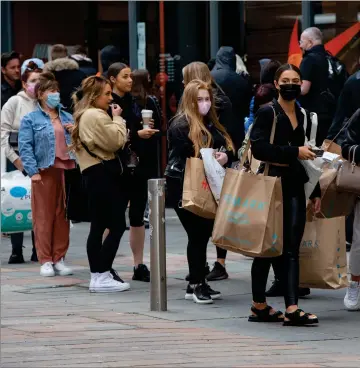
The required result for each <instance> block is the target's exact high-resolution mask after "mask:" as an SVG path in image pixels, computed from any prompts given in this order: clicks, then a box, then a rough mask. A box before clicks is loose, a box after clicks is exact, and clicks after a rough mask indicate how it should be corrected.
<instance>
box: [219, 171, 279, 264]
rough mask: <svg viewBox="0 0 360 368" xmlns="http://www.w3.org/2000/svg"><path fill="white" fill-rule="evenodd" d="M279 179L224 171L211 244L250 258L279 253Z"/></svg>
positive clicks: (272, 255)
mask: <svg viewBox="0 0 360 368" xmlns="http://www.w3.org/2000/svg"><path fill="white" fill-rule="evenodd" d="M282 239H283V204H282V187H281V179H279V178H276V177H270V176H264V175H254V174H252V173H249V172H244V171H237V170H233V169H227V170H226V175H225V179H224V185H223V189H222V192H221V198H220V204H219V207H218V211H217V214H216V219H215V225H214V230H213V234H212V241H213V242H214V244H216V245H217V246H219V247H220V248H223V249H227V250H230V251H232V252H236V253H241V254H244V255H246V256H250V257H276V256H279V255H281V254H282V244H283V240H282Z"/></svg>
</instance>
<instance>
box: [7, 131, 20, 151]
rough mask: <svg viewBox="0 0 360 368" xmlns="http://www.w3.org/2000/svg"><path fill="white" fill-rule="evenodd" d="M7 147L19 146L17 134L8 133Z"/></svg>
mask: <svg viewBox="0 0 360 368" xmlns="http://www.w3.org/2000/svg"><path fill="white" fill-rule="evenodd" d="M9 145H10V146H11V147H13V148H17V147H18V146H19V132H10V135H9Z"/></svg>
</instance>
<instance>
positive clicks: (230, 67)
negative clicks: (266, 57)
mask: <svg viewBox="0 0 360 368" xmlns="http://www.w3.org/2000/svg"><path fill="white" fill-rule="evenodd" d="M235 70H236V56H235V51H234V49H233V48H232V47H227V46H223V47H221V48H220V49H219V51H218V52H217V54H216V63H215V66H214V68H213V70H212V71H211V75H212V76H213V78H214V80H215V82H216V83H217V84H218V85H219V86H220V87H221V89H222V90H223V91H224V92H225V94H226V96H227V97H229V99H230V101H231V104H232V110H233V114H234V118H235V123H234V124H233V127H232V132H233V137H234V138H233V139H234V144H235V149H236V150H238V149H239V148H240V147H241V144H242V142H243V140H244V138H245V131H244V119H245V117H246V116H248V113H249V104H250V100H251V83H250V80H249V78H247V77H246V76H244V75H239V74H237V73H236V71H235Z"/></svg>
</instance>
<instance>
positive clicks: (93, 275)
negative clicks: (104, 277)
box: [89, 272, 99, 293]
mask: <svg viewBox="0 0 360 368" xmlns="http://www.w3.org/2000/svg"><path fill="white" fill-rule="evenodd" d="M98 276H99V272H91V278H90V284H89V291H90V292H91V293H93V292H94V289H95V283H96V279H97V278H98Z"/></svg>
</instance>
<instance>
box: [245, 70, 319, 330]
mask: <svg viewBox="0 0 360 368" xmlns="http://www.w3.org/2000/svg"><path fill="white" fill-rule="evenodd" d="M275 86H276V88H277V89H278V90H279V98H278V99H277V100H274V102H273V106H266V107H263V108H261V109H260V110H259V111H258V113H257V115H256V118H255V122H254V125H253V128H252V131H251V134H250V140H251V148H252V152H253V155H254V157H255V158H256V159H258V160H260V161H263V162H267V163H270V170H269V175H270V176H278V177H281V182H282V189H283V208H284V243H283V255H282V256H280V257H279V258H278V262H279V263H280V264H281V265H280V267H279V269H280V270H282V272H283V275H282V280H284V284H285V285H284V290H285V292H284V298H285V305H286V313H285V317H284V315H283V314H282V313H281V312H280V311H277V312H276V311H275V310H273V309H272V308H271V307H270V306H268V305H267V303H266V297H265V288H266V283H267V279H268V275H269V270H270V265H271V263H272V261H273V260H272V258H255V259H254V261H253V265H252V270H251V278H252V293H253V305H252V308H251V312H252V314H251V315H250V317H249V321H251V322H284V325H306V324H314V323H318V319H317V317H316V316H314V315H312V314H308V313H304V312H303V311H302V310H301V309H299V308H298V286H299V248H300V243H301V239H302V236H303V233H304V229H305V222H306V198H305V190H304V184H305V183H306V182H307V181H308V176H307V174H306V172H305V169H304V168H303V166H302V165H301V163H300V161H299V160H313V159H314V158H315V157H316V155H315V154H314V153H313V152H312V151H311V149H310V148H309V147H306V146H304V142H305V132H304V116H303V114H302V112H301V110H300V108H299V107H298V106H297V105H296V103H295V101H296V99H297V98H298V97H299V96H300V93H301V74H300V70H299V69H298V68H297V67H296V66H294V65H291V64H285V65H283V66H281V67H280V68H279V69H278V71H277V72H276V74H275ZM274 114H275V115H276V120H277V124H276V131H275V138H274V143H273V144H270V143H269V141H270V134H271V130H272V125H273V121H274ZM262 166H264V165H262ZM320 197H321V193H320V186H319V185H318V186H317V187H316V188H315V190H314V193H313V194H312V196H311V197H310V198H311V199H312V201H313V205H314V211H315V212H318V211H319V210H320V206H321V200H320Z"/></svg>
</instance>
